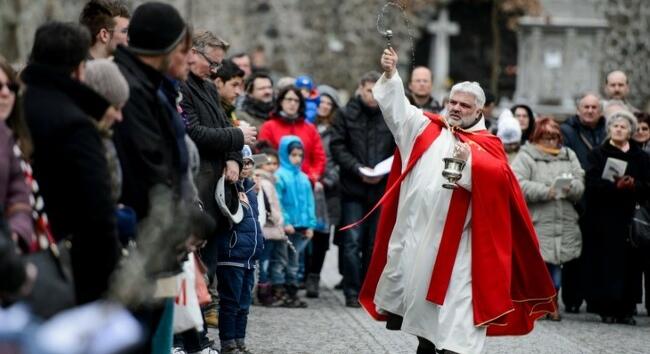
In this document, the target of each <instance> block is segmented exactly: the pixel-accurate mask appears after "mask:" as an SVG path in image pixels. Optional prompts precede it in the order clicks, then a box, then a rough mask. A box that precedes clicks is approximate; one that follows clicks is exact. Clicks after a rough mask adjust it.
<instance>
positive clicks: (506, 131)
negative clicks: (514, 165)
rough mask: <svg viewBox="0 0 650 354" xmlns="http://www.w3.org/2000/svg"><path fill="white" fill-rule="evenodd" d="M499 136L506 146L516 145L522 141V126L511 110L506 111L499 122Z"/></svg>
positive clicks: (502, 113) (500, 116)
mask: <svg viewBox="0 0 650 354" xmlns="http://www.w3.org/2000/svg"><path fill="white" fill-rule="evenodd" d="M497 125H498V129H497V136H498V137H499V138H500V139H501V141H502V142H503V143H504V144H514V143H519V142H520V141H521V126H520V125H519V122H518V121H517V120H516V119H515V117H514V116H513V115H512V112H511V111H510V110H509V109H504V110H503V112H501V115H499V120H498V121H497Z"/></svg>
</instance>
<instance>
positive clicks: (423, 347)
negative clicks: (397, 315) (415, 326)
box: [415, 337, 437, 354]
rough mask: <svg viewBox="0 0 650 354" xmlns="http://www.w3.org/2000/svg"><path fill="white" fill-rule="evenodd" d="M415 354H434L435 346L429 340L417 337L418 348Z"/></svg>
mask: <svg viewBox="0 0 650 354" xmlns="http://www.w3.org/2000/svg"><path fill="white" fill-rule="evenodd" d="M415 353H416V354H436V353H437V351H436V346H435V344H433V343H431V342H430V341H429V340H427V339H425V338H422V337H418V348H417V350H416V352H415Z"/></svg>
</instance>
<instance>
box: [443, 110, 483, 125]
mask: <svg viewBox="0 0 650 354" xmlns="http://www.w3.org/2000/svg"><path fill="white" fill-rule="evenodd" d="M445 119H446V120H447V123H448V124H449V125H450V126H452V127H454V126H456V127H460V128H462V129H469V128H471V127H473V126H474V125H476V123H478V122H479V121H480V120H481V113H479V114H478V115H476V116H471V115H467V116H460V119H457V118H456V119H452V118H451V116H450V114H449V113H447V116H446V117H445Z"/></svg>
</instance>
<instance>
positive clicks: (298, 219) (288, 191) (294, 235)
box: [275, 135, 316, 307]
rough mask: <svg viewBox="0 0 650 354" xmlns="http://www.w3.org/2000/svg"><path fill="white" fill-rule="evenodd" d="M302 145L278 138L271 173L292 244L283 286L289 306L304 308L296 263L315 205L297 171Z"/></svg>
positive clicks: (297, 140) (307, 236) (306, 239)
mask: <svg viewBox="0 0 650 354" xmlns="http://www.w3.org/2000/svg"><path fill="white" fill-rule="evenodd" d="M304 154H305V151H304V147H303V144H302V141H300V138H298V137H297V136H294V135H287V136H285V137H283V138H282V139H281V140H280V146H279V149H278V155H279V157H280V168H279V169H278V170H277V171H276V172H275V177H276V183H275V188H276V190H277V192H278V199H279V200H280V207H281V208H282V214H283V216H284V231H285V233H286V234H287V236H288V237H289V241H290V242H291V244H292V245H293V247H291V248H290V250H289V257H288V263H287V267H286V270H285V277H286V279H285V280H286V281H285V287H286V291H287V297H288V300H289V304H287V305H291V306H290V307H307V304H306V303H305V302H304V301H302V300H300V299H298V295H297V293H298V277H297V274H298V266H299V264H298V262H299V258H300V253H301V252H303V251H304V250H305V247H307V243H308V242H309V240H310V239H311V238H312V236H314V227H315V226H316V207H315V204H314V194H313V192H312V187H311V183H310V182H309V178H308V177H307V175H306V174H305V173H303V172H302V171H301V170H300V167H301V165H302V162H303V159H304Z"/></svg>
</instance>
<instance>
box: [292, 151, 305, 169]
mask: <svg viewBox="0 0 650 354" xmlns="http://www.w3.org/2000/svg"><path fill="white" fill-rule="evenodd" d="M303 155H304V153H303V151H302V149H293V150H291V152H290V153H289V161H290V162H291V164H292V165H294V166H300V165H301V164H302V158H303Z"/></svg>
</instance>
